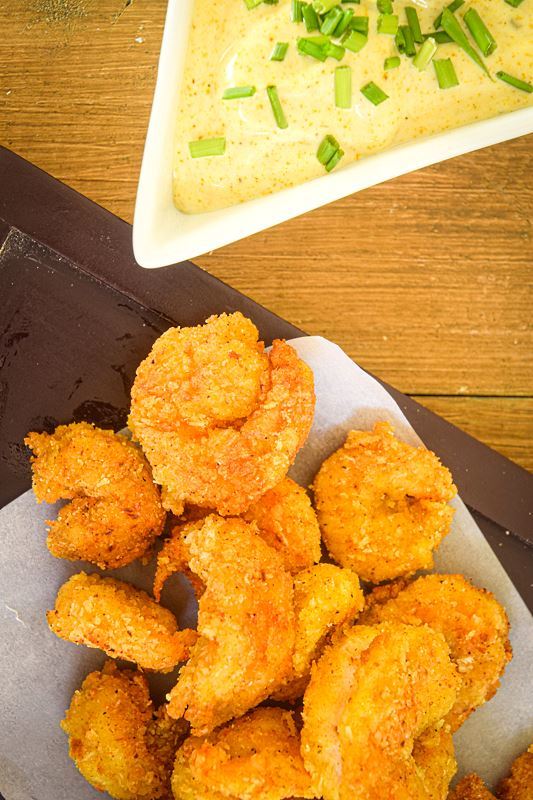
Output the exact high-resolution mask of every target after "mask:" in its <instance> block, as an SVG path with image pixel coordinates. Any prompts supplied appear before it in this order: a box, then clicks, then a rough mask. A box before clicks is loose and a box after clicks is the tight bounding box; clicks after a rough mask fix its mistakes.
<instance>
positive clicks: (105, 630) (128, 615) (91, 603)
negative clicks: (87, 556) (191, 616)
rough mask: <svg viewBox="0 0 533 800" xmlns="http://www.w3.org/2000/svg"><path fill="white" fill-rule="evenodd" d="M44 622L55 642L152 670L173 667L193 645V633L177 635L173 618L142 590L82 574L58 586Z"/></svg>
mask: <svg viewBox="0 0 533 800" xmlns="http://www.w3.org/2000/svg"><path fill="white" fill-rule="evenodd" d="M46 618H47V620H48V624H49V626H50V629H51V630H52V631H53V632H54V633H55V634H56V635H57V636H59V638H60V639H66V640H67V641H69V642H74V644H84V645H86V646H87V647H95V648H98V649H99V650H103V651H104V652H105V653H107V655H108V656H111V658H123V659H125V660H126V661H133V662H134V663H135V664H138V666H139V667H141V668H142V669H149V670H154V671H156V672H170V671H171V670H172V669H174V667H175V666H176V664H179V663H180V662H181V661H184V660H185V659H186V658H187V657H188V655H189V650H190V648H191V646H192V645H193V644H194V642H195V641H196V633H195V631H192V630H189V629H186V630H183V631H178V627H177V623H176V619H175V617H174V615H173V614H172V613H171V612H170V611H168V610H167V609H166V608H162V607H161V606H160V605H159V604H158V603H156V602H155V600H152V598H151V597H149V595H147V594H146V592H143V591H141V590H140V589H136V588H135V587H133V586H130V585H129V584H128V583H124V582H123V581H119V580H115V578H102V577H101V576H100V575H86V574H85V572H80V573H79V574H77V575H72V577H71V578H69V580H68V581H67V582H66V583H64V584H63V586H61V588H60V589H59V592H58V594H57V598H56V602H55V608H54V610H53V611H48V613H47V615H46Z"/></svg>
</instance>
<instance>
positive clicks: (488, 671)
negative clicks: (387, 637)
mask: <svg viewBox="0 0 533 800" xmlns="http://www.w3.org/2000/svg"><path fill="white" fill-rule="evenodd" d="M360 621H361V622H362V623H363V624H367V625H368V624H375V623H378V622H404V623H406V624H409V625H420V624H426V625H430V626H431V627H432V628H434V629H435V630H438V631H440V632H441V633H442V634H443V636H444V638H445V639H446V641H447V643H448V646H449V648H450V655H451V658H452V661H454V663H455V664H456V665H457V671H458V673H459V677H460V688H459V693H458V695H457V699H456V701H455V703H454V705H453V708H452V709H451V711H450V713H449V714H448V715H447V717H446V720H447V722H448V724H449V725H450V726H451V728H452V730H453V731H456V730H457V728H459V727H460V725H462V724H463V722H464V721H465V719H466V718H467V717H468V716H469V715H470V714H471V713H472V712H473V711H474V710H475V709H476V708H478V706H480V705H482V704H483V703H485V702H486V701H487V700H489V699H490V698H491V697H492V696H493V695H494V693H495V692H496V689H497V688H498V686H499V682H500V681H499V679H500V675H501V674H502V673H503V671H504V669H505V666H506V665H507V662H508V661H509V660H510V659H511V655H512V651H511V645H510V643H509V622H508V620H507V615H506V614H505V611H504V609H503V608H502V606H501V605H500V604H499V603H498V601H497V600H496V599H495V597H494V596H493V595H492V594H491V593H490V592H487V591H486V590H484V589H478V588H476V587H475V586H472V584H471V583H469V581H467V580H466V578H464V577H463V576H462V575H435V574H434V575H425V576H423V577H421V578H418V579H417V580H415V581H413V582H412V583H407V582H406V581H397V582H396V583H393V584H389V585H386V586H379V587H377V588H376V589H374V591H373V592H372V593H371V594H370V595H369V596H368V597H367V607H366V609H365V611H364V612H363V614H362V615H361V617H360Z"/></svg>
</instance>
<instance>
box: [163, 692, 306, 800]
mask: <svg viewBox="0 0 533 800" xmlns="http://www.w3.org/2000/svg"><path fill="white" fill-rule="evenodd" d="M172 791H173V793H174V798H175V800H224V798H227V800H284V799H285V798H293V797H298V798H312V797H315V793H314V791H313V789H312V786H311V778H310V776H309V774H308V773H307V772H306V770H305V767H304V764H303V760H302V756H301V754H300V737H299V735H298V731H297V729H296V726H295V723H294V719H293V717H292V714H291V713H290V712H289V711H283V710H282V709H281V708H258V709H256V710H255V711H252V712H251V713H249V714H247V715H246V716H244V717H241V718H240V719H237V720H235V721H234V722H231V723H230V724H228V725H226V726H225V727H223V728H220V729H219V730H217V731H215V733H212V734H211V735H210V736H207V737H205V738H197V737H190V738H189V739H187V740H186V741H185V742H184V743H183V745H182V746H181V748H180V749H179V750H178V753H177V756H176V762H175V765H174V772H173V774H172Z"/></svg>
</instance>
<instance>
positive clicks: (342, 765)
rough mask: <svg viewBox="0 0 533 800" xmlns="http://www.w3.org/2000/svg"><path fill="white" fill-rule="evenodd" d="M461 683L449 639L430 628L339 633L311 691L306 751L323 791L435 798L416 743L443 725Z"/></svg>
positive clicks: (367, 799) (330, 799) (332, 797)
mask: <svg viewBox="0 0 533 800" xmlns="http://www.w3.org/2000/svg"><path fill="white" fill-rule="evenodd" d="M457 683H458V681H457V675H456V669H455V666H454V665H453V664H452V662H451V661H450V658H449V651H448V646H447V645H446V642H445V640H444V637H443V636H442V635H441V634H440V633H437V632H436V631H434V630H432V629H431V628H428V627H426V626H419V627H411V626H408V625H402V624H399V623H397V624H385V625H379V626H366V625H355V626H354V627H352V628H351V629H350V630H349V631H347V632H346V633H345V634H344V635H343V636H342V637H339V638H338V639H337V640H336V641H335V643H334V644H333V645H331V646H330V647H328V648H327V649H326V651H325V652H324V654H323V656H322V657H321V659H320V660H319V661H318V662H317V664H316V665H315V666H314V668H313V670H312V675H311V681H310V683H309V686H308V687H307V690H306V692H305V695H304V711H303V719H304V725H303V729H302V755H303V757H304V764H305V766H306V768H307V770H308V771H309V772H310V774H311V776H312V778H313V779H314V780H315V781H316V782H317V788H318V794H319V796H322V797H323V798H324V800H348V798H350V800H389V798H391V799H392V798H394V800H428V798H435V797H436V794H435V779H434V777H433V776H432V771H431V770H430V769H428V763H427V753H426V754H425V757H424V758H423V764H422V765H421V766H419V765H417V762H416V750H415V744H416V743H417V741H418V740H419V739H420V737H423V736H424V734H429V732H431V731H433V730H435V728H436V727H438V726H440V725H441V724H442V723H441V720H442V718H443V717H444V716H445V715H446V714H447V713H448V712H449V710H450V708H451V706H452V705H453V703H454V700H455V696H456V692H457ZM426 780H428V785H427V786H426V783H425V781H426ZM441 789H442V787H441ZM443 797H444V796H443V795H442V794H441V796H440V798H439V800H443Z"/></svg>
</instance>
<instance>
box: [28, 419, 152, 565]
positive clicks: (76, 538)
mask: <svg viewBox="0 0 533 800" xmlns="http://www.w3.org/2000/svg"><path fill="white" fill-rule="evenodd" d="M24 441H25V442H26V444H27V445H28V446H29V447H30V448H31V449H32V450H33V453H34V456H33V459H32V470H33V490H34V492H35V495H36V497H37V499H38V500H39V502H41V501H43V500H44V501H46V502H47V503H53V502H55V501H56V500H60V499H67V500H72V502H71V503H69V504H68V505H66V506H64V507H63V508H62V509H61V510H60V512H59V514H58V516H57V519H56V520H55V521H54V522H50V523H49V530H50V532H49V535H48V540H47V544H48V549H49V550H50V552H51V553H52V555H54V556H57V557H58V558H67V559H70V560H72V561H76V560H78V559H81V560H83V561H89V562H91V563H92V564H97V565H98V566H99V567H101V568H102V569H106V568H109V569H114V568H116V567H122V566H124V565H125V564H129V563H130V562H131V561H134V560H135V559H136V558H140V557H141V556H143V555H144V554H145V553H146V552H147V551H148V550H149V549H150V547H151V546H152V545H153V543H154V540H155V539H156V537H157V536H159V534H160V533H161V531H162V530H163V525H164V522H165V512H164V510H163V507H162V505H161V501H160V498H159V490H158V488H157V487H156V486H155V484H154V482H153V480H152V475H151V472H150V467H149V466H148V463H147V462H146V460H145V458H144V457H143V455H142V453H141V452H140V450H139V449H138V448H137V447H135V445H133V444H132V443H131V442H130V441H129V440H128V439H126V438H125V437H124V436H120V435H118V434H116V433H113V431H108V430H101V429H100V428H95V427H94V426H93V425H89V424H88V423H87V422H79V423H73V424H72V425H60V426H59V427H58V428H57V429H56V431H55V433H53V434H51V435H49V434H47V433H30V434H28V436H27V437H26V439H25V440H24Z"/></svg>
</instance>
